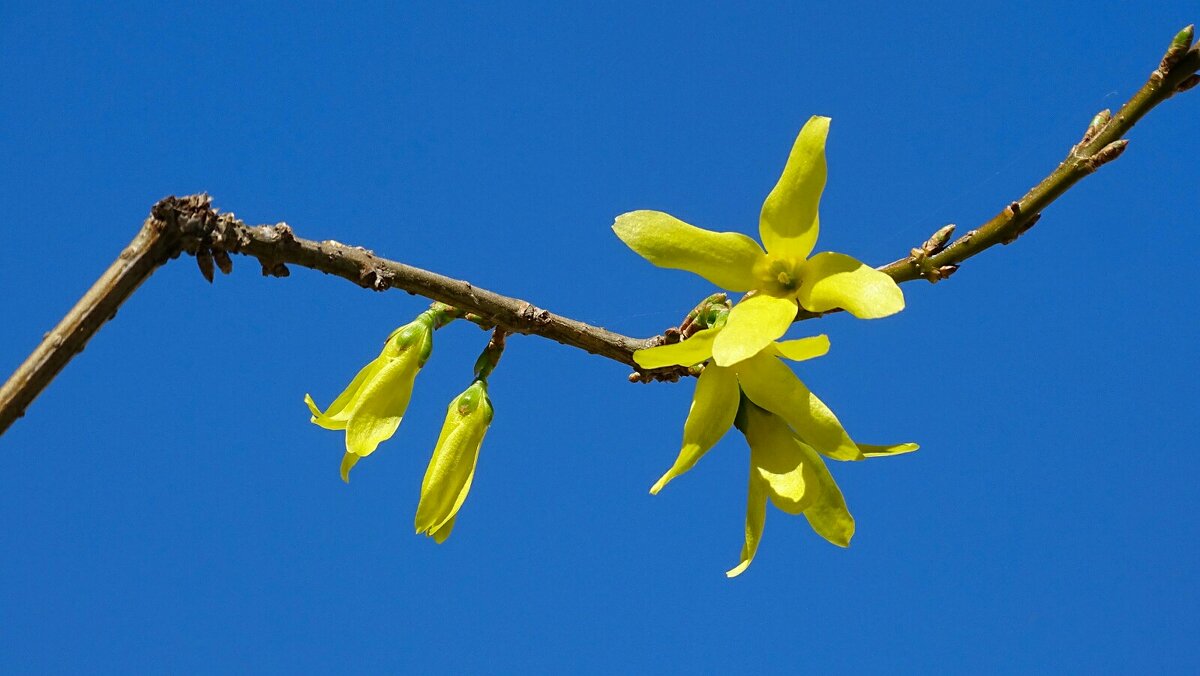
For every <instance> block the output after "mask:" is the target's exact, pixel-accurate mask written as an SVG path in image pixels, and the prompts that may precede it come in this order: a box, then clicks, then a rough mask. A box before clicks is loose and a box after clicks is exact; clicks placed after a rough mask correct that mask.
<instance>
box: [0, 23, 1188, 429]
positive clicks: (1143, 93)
mask: <svg viewBox="0 0 1200 676" xmlns="http://www.w3.org/2000/svg"><path fill="white" fill-rule="evenodd" d="M1192 38H1193V29H1192V27H1191V26H1189V27H1188V28H1186V29H1184V30H1183V31H1181V32H1180V33H1179V34H1178V35H1177V36H1176V37H1175V39H1174V40H1173V41H1172V43H1171V46H1170V48H1169V49H1168V51H1167V53H1166V54H1165V55H1164V57H1163V59H1162V61H1161V62H1160V64H1159V66H1158V68H1157V69H1156V70H1155V71H1154V72H1153V73H1152V74H1151V75H1150V78H1149V80H1148V81H1147V82H1146V84H1145V85H1143V86H1142V88H1141V89H1139V90H1138V92H1137V93H1136V94H1134V96H1133V98H1131V99H1130V100H1129V101H1128V102H1127V103H1126V104H1125V105H1124V106H1123V107H1122V108H1121V109H1120V110H1119V111H1118V112H1117V114H1116V115H1110V114H1109V113H1108V112H1107V111H1104V112H1102V113H1101V114H1099V115H1097V116H1096V117H1095V118H1094V119H1093V120H1092V122H1091V123H1090V124H1089V125H1088V127H1087V130H1086V131H1085V133H1084V134H1083V138H1082V139H1081V140H1080V142H1079V143H1078V144H1076V145H1075V146H1074V147H1073V148H1072V149H1071V151H1070V153H1069V154H1068V155H1067V158H1066V159H1065V160H1063V162H1062V163H1060V164H1059V166H1058V167H1057V168H1056V169H1055V170H1054V171H1053V172H1051V174H1050V175H1049V176H1047V177H1046V178H1044V179H1043V180H1042V181H1041V182H1039V183H1038V184H1037V185H1036V186H1034V187H1033V188H1032V189H1031V190H1030V191H1029V192H1027V193H1026V194H1025V195H1024V196H1023V197H1022V198H1021V199H1019V200H1017V201H1015V202H1011V203H1009V205H1008V206H1006V207H1005V208H1004V209H1003V210H1001V212H1000V213H998V214H997V215H996V216H994V217H993V218H992V219H991V220H989V221H988V222H987V223H984V224H983V225H981V226H980V227H978V228H976V229H974V230H971V231H969V232H967V233H966V234H964V235H962V236H961V237H959V238H958V239H956V240H954V241H953V242H949V243H948V241H949V238H950V236H951V234H952V231H953V229H952V228H949V227H946V228H942V229H941V230H939V231H938V232H936V233H934V235H933V236H932V237H930V238H929V239H928V240H927V241H926V242H925V243H924V244H922V245H921V246H920V247H918V248H915V249H913V250H912V251H911V252H910V254H909V256H907V257H905V258H901V259H899V260H897V261H894V262H892V263H889V264H887V265H885V266H883V267H881V268H879V269H880V270H882V271H883V272H885V273H887V274H888V275H890V276H891V277H892V278H893V279H895V280H896V281H897V282H907V281H911V280H914V279H926V280H928V281H930V282H936V281H939V280H941V279H945V278H947V277H949V276H950V274H952V273H953V272H954V271H956V270H958V267H959V265H960V264H962V262H963V261H965V260H967V259H968V258H971V257H972V256H975V255H977V254H979V253H980V252H982V251H984V250H985V249H988V248H990V247H992V246H995V245H996V244H1008V243H1010V242H1012V241H1014V240H1015V239H1016V238H1017V237H1019V236H1020V235H1021V234H1022V233H1024V232H1025V231H1027V230H1029V228H1031V227H1033V225H1034V224H1035V223H1036V222H1037V220H1038V218H1039V217H1040V216H1041V212H1042V210H1043V209H1045V208H1046V207H1047V206H1049V205H1050V203H1052V202H1053V201H1054V200H1055V199H1057V198H1058V197H1059V196H1061V195H1062V194H1063V193H1065V192H1066V191H1067V190H1069V189H1070V188H1071V187H1072V186H1073V185H1075V184H1076V183H1078V182H1079V181H1080V180H1082V179H1083V178H1084V177H1085V176H1087V175H1089V174H1091V173H1092V172H1094V171H1096V170H1097V169H1098V168H1099V167H1101V166H1103V165H1104V164H1106V163H1108V162H1111V161H1112V160H1115V159H1116V158H1117V157H1119V156H1120V154H1121V153H1122V152H1123V151H1124V150H1125V148H1126V146H1127V144H1128V141H1125V140H1123V139H1122V137H1123V136H1124V135H1125V134H1126V133H1127V132H1128V131H1129V130H1130V129H1132V128H1133V126H1134V125H1135V124H1136V123H1137V122H1138V120H1140V119H1141V118H1142V117H1143V116H1145V115H1146V113H1148V112H1149V111H1150V110H1151V109H1153V108H1154V107H1155V106H1157V105H1158V104H1160V103H1162V102H1163V101H1165V100H1167V99H1168V98H1170V97H1171V96H1172V95H1174V94H1176V93H1179V92H1182V91H1186V90H1188V89H1190V88H1192V87H1194V86H1196V84H1197V83H1200V78H1197V76H1196V71H1197V70H1200V46H1197V45H1192ZM180 252H187V253H189V254H192V255H193V256H195V258H196V262H197V264H198V265H199V267H200V271H201V273H202V274H203V275H204V277H205V278H206V279H208V280H209V281H212V279H213V276H214V274H215V270H214V268H215V269H219V270H221V272H223V273H226V274H228V273H229V272H230V271H231V270H232V267H233V261H232V259H231V258H230V256H229V254H242V255H246V256H251V257H254V258H256V259H258V261H259V263H260V264H261V265H262V271H263V274H264V275H271V276H276V277H286V276H288V274H289V270H288V267H287V266H288V265H299V266H302V267H307V268H312V269H314V270H320V271H322V272H325V273H328V274H332V275H336V276H338V277H342V278H344V279H347V280H350V281H351V282H354V283H355V284H358V285H359V286H362V287H365V288H369V289H374V290H376V291H383V290H386V289H402V290H404V291H407V292H409V293H413V294H420V295H422V296H425V297H427V298H430V299H433V300H436V301H441V302H443V303H447V304H450V305H453V306H455V307H457V308H459V309H461V310H462V311H464V312H465V313H467V314H468V315H469V316H473V317H474V320H476V321H479V322H480V323H482V324H485V325H491V326H494V327H496V328H498V329H500V330H502V331H503V332H509V333H523V334H536V335H539V336H542V337H544V338H549V339H550V340H554V341H556V342H559V343H562V344H564V345H569V346H572V347H577V348H580V349H582V350H586V351H587V352H590V353H593V354H598V355H601V356H603V357H607V358H609V359H613V360H615V361H618V362H620V363H622V364H626V365H629V366H633V367H634V368H635V369H636V365H635V364H634V362H633V356H632V355H633V353H634V352H635V351H636V350H639V349H642V348H646V347H651V346H654V345H657V344H660V343H662V342H665V341H666V340H667V339H666V338H665V337H664V336H655V337H652V338H645V339H638V338H631V337H629V336H623V335H621V334H619V333H614V332H612V331H608V330H606V329H603V328H600V327H597V326H592V325H590V324H585V323H584V322H580V321H577V320H574V319H570V318H568V317H563V316H560V315H556V314H553V313H551V312H549V311H547V310H544V309H542V308H539V307H537V306H535V305H533V304H531V303H528V302H526V301H523V300H520V299H517V298H510V297H507V296H502V295H500V294H498V293H494V292H492V291H488V290H486V289H481V288H479V287H476V286H473V285H472V284H470V283H469V282H466V281H462V280H457V279H452V278H449V277H445V276H443V275H439V274H437V273H433V272H429V271H428V270H422V269H420V268H415V267H412V266H410V265H405V264H404V263H399V262H396V261H391V260H388V259H386V258H381V257H379V256H376V255H375V254H374V253H372V252H371V251H368V250H367V249H363V248H361V247H351V246H347V245H344V244H340V243H338V242H334V241H324V242H317V241H313V240H308V239H303V238H300V237H297V236H296V235H295V234H294V233H293V232H292V229H291V228H290V227H288V226H287V225H286V224H283V223H280V224H277V225H266V226H251V225H246V224H245V223H243V222H242V221H240V220H238V219H236V218H234V217H233V215H232V214H220V213H218V212H216V211H215V210H213V208H212V205H211V199H210V198H209V197H208V196H207V195H192V196H189V197H183V198H175V197H168V198H166V199H164V200H162V201H160V202H159V203H158V204H156V205H155V206H154V208H153V209H152V211H151V215H150V218H148V219H147V220H146V222H145V223H144V224H143V225H142V229H141V231H140V232H139V233H138V235H137V237H135V238H134V240H133V242H131V243H130V245H129V246H128V247H126V249H125V250H124V251H122V252H121V255H120V256H119V257H118V258H117V260H116V262H114V263H113V264H112V265H111V266H110V267H109V268H108V270H107V271H105V273H104V274H103V275H102V276H101V277H100V279H99V280H97V281H96V283H95V284H94V285H92V288H91V289H89V290H88V292H87V293H86V294H84V296H83V298H81V299H80V300H79V302H78V303H76V305H75V307H73V308H71V310H70V311H69V312H68V313H67V316H66V317H64V318H63V320H62V321H61V322H59V324H58V326H56V327H55V328H54V329H53V330H52V331H50V332H49V333H47V334H46V335H45V337H44V339H43V340H42V342H41V344H39V345H38V346H37V348H36V349H35V350H34V351H33V353H32V354H31V355H29V357H28V358H27V359H26V360H25V362H24V363H22V364H21V365H20V366H19V367H18V368H17V370H16V371H15V372H14V373H13V375H12V376H11V377H9V379H8V381H7V382H5V383H4V385H3V386H2V387H0V434H3V433H4V431H5V430H7V429H8V427H9V426H10V425H12V423H13V422H14V421H15V420H16V419H17V418H19V417H21V415H23V413H24V411H25V409H26V408H27V407H28V406H29V404H30V403H31V402H32V401H33V400H34V398H35V397H37V395H38V394H39V393H40V392H41V391H42V390H43V389H45V387H46V386H47V385H48V384H49V383H50V381H51V380H53V379H54V377H55V376H56V375H58V373H59V371H61V370H62V368H63V367H64V366H65V365H66V364H67V362H68V361H70V360H71V358H72V357H74V356H75V355H76V354H78V353H79V352H80V351H82V350H83V348H84V346H85V345H86V344H87V341H88V340H89V339H90V338H91V337H92V336H93V335H94V334H95V333H96V331H98V330H99V329H100V326H101V325H103V324H104V322H105V321H107V320H108V319H109V318H111V317H112V316H113V315H114V314H116V311H117V309H118V308H119V307H120V306H121V304H122V303H123V302H125V300H126V299H127V298H129V296H130V294H132V293H133V291H134V290H135V289H137V287H138V286H139V285H140V284H141V283H142V282H143V281H145V280H146V278H147V277H149V276H150V274H151V273H153V272H154V270H155V268H157V267H158V266H159V265H162V264H163V263H165V262H166V261H168V260H170V259H171V258H173V257H175V256H178V255H179V253H180ZM823 314H824V313H823ZM817 316H820V315H818V314H815V313H810V312H806V311H801V312H800V313H799V314H798V315H797V317H796V320H797V321H801V320H804V319H811V318H814V317H817ZM688 374H689V372H688V370H687V369H683V368H668V369H658V370H655V371H648V372H639V374H638V377H637V378H636V379H635V380H642V381H649V380H678V379H679V378H680V377H681V376H684V375H688Z"/></svg>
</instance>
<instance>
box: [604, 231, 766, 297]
mask: <svg viewBox="0 0 1200 676" xmlns="http://www.w3.org/2000/svg"><path fill="white" fill-rule="evenodd" d="M613 232H616V233H617V237H620V238H621V241H622V242H625V244H627V245H628V246H629V248H630V249H633V250H634V251H636V252H637V253H638V254H640V255H641V256H642V258H645V259H646V260H648V261H650V262H651V263H653V264H655V265H657V266H659V267H661V268H674V269H677V270H687V271H688V272H694V273H696V274H697V275H700V276H701V277H703V278H705V279H707V280H708V281H710V282H712V283H713V284H716V285H717V286H719V287H721V288H722V289H729V290H730V291H749V290H750V289H752V288H754V286H755V283H756V282H755V279H754V274H753V268H754V264H755V263H756V262H757V261H758V260H759V259H760V258H762V256H763V250H762V247H760V246H759V245H758V242H755V241H754V240H753V239H751V238H749V237H747V236H746V235H743V234H741V233H739V232H712V231H710V230H703V229H701V228H697V227H696V226H694V225H689V224H687V223H684V222H683V221H681V220H679V219H678V218H675V217H674V216H671V215H670V214H664V213H663V212H661V211H631V212H629V213H627V214H621V215H620V216H617V221H616V223H614V224H613Z"/></svg>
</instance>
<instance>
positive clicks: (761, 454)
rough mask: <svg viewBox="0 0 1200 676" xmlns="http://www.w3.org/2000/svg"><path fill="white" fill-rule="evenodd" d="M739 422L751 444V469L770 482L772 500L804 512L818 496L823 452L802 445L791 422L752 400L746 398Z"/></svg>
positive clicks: (792, 510)
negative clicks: (793, 432) (805, 448)
mask: <svg viewBox="0 0 1200 676" xmlns="http://www.w3.org/2000/svg"><path fill="white" fill-rule="evenodd" d="M738 426H739V428H740V429H741V430H742V434H744V435H746V442H747V443H748V444H749V445H750V471H751V472H757V473H758V475H759V477H760V478H761V479H762V480H763V481H764V482H765V483H766V485H767V491H768V495H769V496H770V498H771V502H772V503H773V504H774V505H775V506H776V507H777V508H779V509H780V510H782V511H784V512H786V513H788V514H800V513H802V512H803V511H804V510H805V509H806V508H808V506H809V505H811V504H812V503H813V502H815V501H816V500H817V497H818V494H819V492H820V488H821V486H820V482H819V478H818V476H817V472H818V471H823V470H824V463H823V462H821V458H820V456H818V455H817V454H816V452H815V451H813V450H812V449H811V448H810V449H808V454H807V455H806V454H805V453H803V451H802V449H801V448H800V446H801V445H802V444H801V442H800V441H799V440H797V439H796V437H795V435H793V434H792V430H791V428H790V427H788V425H787V423H786V422H784V421H783V419H782V418H780V417H779V416H777V415H775V414H774V413H768V412H767V411H765V410H763V409H761V408H759V407H758V406H756V405H754V404H753V403H751V402H748V401H747V402H742V408H741V410H740V411H739V412H738Z"/></svg>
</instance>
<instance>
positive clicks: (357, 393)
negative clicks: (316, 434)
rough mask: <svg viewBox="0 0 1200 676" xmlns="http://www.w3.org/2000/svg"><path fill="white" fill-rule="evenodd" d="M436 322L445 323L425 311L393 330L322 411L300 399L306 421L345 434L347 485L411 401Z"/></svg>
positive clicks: (307, 399)
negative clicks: (357, 466) (352, 470)
mask: <svg viewBox="0 0 1200 676" xmlns="http://www.w3.org/2000/svg"><path fill="white" fill-rule="evenodd" d="M441 321H445V320H444V319H443V318H442V315H440V314H439V313H438V311H437V310H430V311H427V312H423V313H421V315H419V316H418V317H417V318H416V319H415V320H414V321H413V322H411V323H410V324H406V325H405V326H402V327H400V328H398V329H396V330H395V331H393V332H392V334H391V335H390V336H388V338H387V340H386V341H385V342H384V344H383V351H382V352H380V354H379V356H378V357H376V358H375V359H374V360H372V361H371V363H369V364H367V365H366V366H364V367H363V368H362V370H360V371H359V372H358V375H356V376H354V380H353V381H351V383H350V385H349V386H348V387H346V389H345V390H344V391H343V392H342V393H341V394H339V395H338V397H337V399H334V400H333V403H332V404H330V405H329V408H327V409H325V411H324V412H321V409H319V408H317V405H316V403H315V402H313V399H312V396H310V395H307V394H306V395H304V403H305V404H308V409H309V411H311V412H312V418H310V420H311V422H313V423H315V424H316V425H319V426H321V427H324V428H325V429H327V430H345V431H346V454H345V455H344V456H342V480H343V481H345V482H347V483H349V481H350V468H352V467H354V465H355V463H357V462H358V461H359V459H361V458H365V457H367V456H368V455H370V454H371V453H373V452H374V451H375V448H376V447H377V446H379V443H380V442H382V441H384V440H386V439H389V438H391V436H392V435H393V434H395V433H396V428H397V427H399V426H400V420H401V419H402V418H403V417H404V412H405V410H406V409H407V408H408V401H409V399H410V398H411V397H412V390H413V382H414V381H415V380H416V377H417V372H418V371H420V370H421V367H422V366H424V365H425V360H426V359H428V358H429V353H430V352H431V351H432V350H433V330H434V329H435V328H437V327H438V326H439V325H440V324H439V322H441Z"/></svg>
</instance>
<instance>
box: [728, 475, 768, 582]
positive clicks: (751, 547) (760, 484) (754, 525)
mask: <svg viewBox="0 0 1200 676" xmlns="http://www.w3.org/2000/svg"><path fill="white" fill-rule="evenodd" d="M766 525H767V485H766V482H765V481H763V480H762V477H760V476H759V475H758V472H755V471H753V469H751V471H750V486H749V489H748V490H747V495H746V542H745V544H743V545H742V561H741V563H739V564H738V565H736V566H734V567H733V568H732V569H731V570H729V571H728V572H727V573H725V577H737V576H738V575H741V574H742V573H744V572H746V569H747V568H749V567H750V562H752V561H754V554H755V553H756V552H757V551H758V543H759V542H760V541H761V540H762V534H763V529H764V528H765V527H766Z"/></svg>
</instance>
